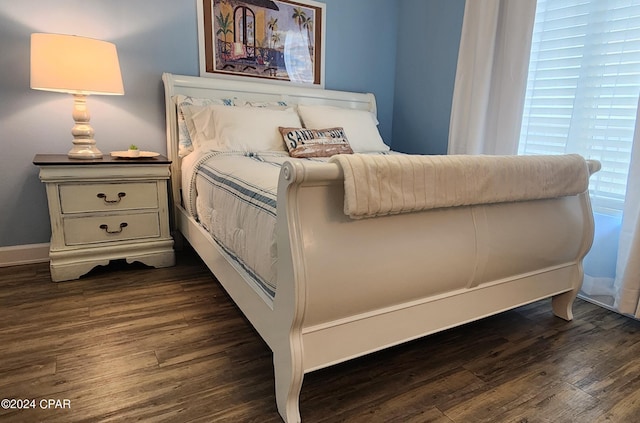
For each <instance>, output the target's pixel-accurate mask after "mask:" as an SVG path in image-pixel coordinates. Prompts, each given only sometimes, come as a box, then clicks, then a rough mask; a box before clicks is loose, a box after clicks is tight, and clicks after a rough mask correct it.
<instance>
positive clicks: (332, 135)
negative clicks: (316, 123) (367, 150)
mask: <svg viewBox="0 0 640 423" xmlns="http://www.w3.org/2000/svg"><path fill="white" fill-rule="evenodd" d="M279 129H280V133H281V134H282V139H284V143H285V144H286V145H287V148H288V149H289V155H290V156H291V157H297V158H304V157H331V156H333V155H336V154H353V150H352V149H351V146H350V145H349V141H348V140H347V136H346V135H345V133H344V129H343V128H327V129H306V128H285V127H280V128H279Z"/></svg>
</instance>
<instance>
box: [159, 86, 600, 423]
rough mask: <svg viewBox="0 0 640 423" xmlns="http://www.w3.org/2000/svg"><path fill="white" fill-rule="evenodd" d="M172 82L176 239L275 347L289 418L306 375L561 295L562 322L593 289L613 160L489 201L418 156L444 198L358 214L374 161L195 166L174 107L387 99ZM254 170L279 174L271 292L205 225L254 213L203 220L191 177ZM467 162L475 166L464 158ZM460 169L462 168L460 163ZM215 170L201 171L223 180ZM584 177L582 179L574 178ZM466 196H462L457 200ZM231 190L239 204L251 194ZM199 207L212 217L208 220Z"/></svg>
mask: <svg viewBox="0 0 640 423" xmlns="http://www.w3.org/2000/svg"><path fill="white" fill-rule="evenodd" d="M163 82H164V89H165V106H166V123H167V154H168V157H169V158H170V159H171V160H172V169H171V170H172V175H171V186H172V188H171V190H172V198H173V205H174V209H173V210H174V213H173V225H174V229H175V231H176V237H184V238H185V239H186V240H187V241H188V242H189V244H190V245H191V246H192V247H193V248H194V249H195V250H196V251H197V253H198V254H199V255H200V257H201V258H202V260H203V261H204V262H205V263H206V265H207V266H208V267H209V268H210V269H211V271H212V272H213V274H214V275H215V277H216V278H217V280H218V281H219V282H220V284H221V285H222V286H223V287H224V289H225V290H226V291H227V292H228V294H229V295H230V297H231V298H232V299H233V301H234V302H235V303H236V304H237V306H238V307H239V308H240V309H241V311H242V312H243V313H244V315H245V316H246V317H247V319H248V320H249V321H250V322H251V324H252V325H253V326H254V327H255V329H256V330H257V332H258V333H259V334H260V336H261V337H262V338H263V339H264V340H265V342H266V343H267V344H268V346H269V347H270V349H271V350H272V352H273V363H274V375H275V392H276V402H277V407H278V411H279V413H280V415H281V416H282V418H283V420H284V421H286V422H298V421H300V412H299V404H298V403H299V400H298V399H299V394H300V391H301V388H302V382H303V377H304V375H305V373H308V372H312V371H314V370H317V369H321V368H324V367H327V366H331V365H334V364H337V363H340V362H344V361H346V360H349V359H352V358H355V357H358V356H362V355H365V354H368V353H371V352H374V351H377V350H381V349H384V348H387V347H390V346H393V345H397V344H401V343H404V342H407V341H409V340H412V339H416V338H419V337H423V336H426V335H428V334H431V333H435V332H438V331H442V330H444V329H447V328H451V327H454V326H458V325H461V324H464V323H467V322H471V321H474V320H477V319H481V318H483V317H486V316H490V315H493V314H496V313H500V312H502V311H505V310H508V309H512V308H515V307H518V306H521V305H524V304H527V303H531V302H534V301H538V300H540V299H544V298H551V301H552V308H553V312H554V314H555V315H556V316H558V317H560V318H562V319H565V320H571V319H572V304H573V301H574V299H575V297H576V295H577V293H578V290H579V288H580V285H581V283H582V275H583V270H582V259H583V258H584V256H585V254H586V253H587V252H588V250H589V248H590V246H591V243H592V239H593V217H592V211H591V206H590V202H589V196H588V192H587V190H586V185H585V184H587V183H588V177H589V174H591V173H593V172H595V171H597V170H598V169H599V163H597V162H595V161H584V160H583V159H582V158H577V157H569V159H570V160H572V161H573V163H574V164H576V163H577V166H578V168H577V169H578V171H579V172H577V171H573V170H572V171H571V174H570V175H569V176H567V174H566V173H565V174H562V172H561V171H560V173H557V172H556V174H555V178H556V179H555V180H556V181H557V182H553V183H549V181H542V179H544V178H545V175H548V174H550V173H553V172H555V170H554V166H555V165H554V162H553V160H551V161H550V162H544V163H542V164H541V163H540V162H538V163H534V164H533V165H531V166H533V167H531V166H530V164H529V162H517V163H516V166H515V167H513V166H511V168H510V170H505V172H507V173H505V174H503V175H502V176H504V175H511V174H510V173H508V172H516V173H517V172H520V171H521V170H522V168H523V167H525V168H527V166H530V167H531V169H533V173H529V174H526V175H524V176H523V177H522V178H521V180H520V181H519V182H513V181H514V180H516V179H514V177H512V176H508V177H507V178H506V184H507V187H506V188H505V189H503V190H499V189H495V187H493V188H491V187H490V188H489V189H488V191H489V192H488V195H489V197H490V200H489V201H487V202H482V201H480V202H478V201H475V202H474V201H471V202H468V201H467V200H466V199H465V198H464V197H465V195H467V194H468V193H466V192H463V191H464V189H463V188H464V186H462V185H463V184H460V183H459V181H458V185H455V183H453V182H452V180H453V179H451V178H453V177H451V176H447V175H449V174H447V173H446V172H445V171H441V170H438V169H439V168H438V167H437V166H440V164H439V163H432V162H429V163H427V164H424V163H422V162H421V163H417V162H416V163H413V162H411V163H410V166H414V165H415V166H418V165H419V166H423V167H425V169H427V172H435V171H436V170H437V171H438V172H441V173H440V174H441V175H443V176H442V179H443V184H444V185H443V186H445V187H446V186H447V184H449V186H450V188H447V189H446V190H441V191H440V192H439V193H434V195H435V196H436V197H438V195H439V197H438V201H440V202H438V201H436V203H434V204H431V206H429V207H422V208H414V209H407V210H405V209H403V207H404V206H402V207H400V208H399V209H398V206H397V201H396V204H391V205H389V206H388V207H387V208H386V209H385V211H384V212H382V213H371V214H369V215H366V209H367V207H369V209H371V204H369V205H368V206H366V205H365V215H358V213H360V211H358V207H360V206H361V205H358V204H351V206H350V207H351V208H350V211H351V213H352V215H349V214H348V213H347V207H346V206H347V203H349V202H352V203H355V201H354V200H353V198H354V197H353V195H354V187H353V186H352V185H349V181H350V183H351V184H353V182H354V178H355V180H356V182H357V181H358V179H362V173H359V172H362V168H361V167H360V168H359V167H358V165H357V163H356V164H354V163H349V162H345V161H343V159H344V157H348V156H354V157H356V156H357V157H361V156H368V155H366V154H354V155H348V154H341V155H338V156H334V157H332V158H330V159H292V158H290V157H288V156H287V155H286V154H282V152H278V153H274V154H272V153H270V152H259V153H257V154H253V153H247V152H244V153H242V154H240V157H235V156H234V154H231V153H229V152H223V153H219V152H211V151H209V152H207V153H206V154H204V153H202V154H201V155H200V156H197V155H194V153H191V154H189V155H187V156H185V155H184V154H183V151H181V149H182V148H183V146H182V145H181V140H180V138H181V136H180V134H181V128H180V124H179V117H180V108H179V107H177V102H176V99H177V98H179V96H186V97H189V98H197V99H212V100H215V101H216V102H217V101H219V100H220V99H227V100H228V99H233V101H235V102H236V103H238V104H243V105H244V106H246V105H249V104H251V105H255V106H260V105H265V104H280V103H282V104H286V106H287V107H288V106H292V105H294V106H295V105H309V106H310V107H315V106H317V107H329V108H341V109H343V110H345V113H347V112H346V111H352V110H355V111H367V112H370V113H371V114H373V115H375V112H376V103H375V98H374V96H373V95H371V94H361V93H350V92H341V91H332V90H321V89H316V88H301V87H292V86H286V85H276V84H267V83H260V82H253V81H252V82H245V81H236V80H226V79H215V78H199V77H191V76H181V75H173V74H168V73H165V74H164V75H163ZM298 110H300V109H298ZM305 122H306V121H305ZM347 135H349V134H348V133H347ZM205 156H207V157H205ZM371 156H372V157H373V158H374V159H375V161H380V162H384V164H383V166H387V168H388V169H387V171H388V172H391V173H390V174H393V172H394V170H393V168H392V167H390V165H389V164H388V163H389V162H388V161H389V160H392V161H393V162H394V163H395V162H397V163H399V166H400V167H401V168H400V171H403V170H406V168H407V166H409V164H407V163H409V162H406V161H405V162H403V161H402V160H405V158H400V157H396V155H394V154H391V153H389V154H385V153H380V154H372V155H371ZM194 157H195V158H194ZM368 159H369V157H365V158H363V159H362V160H368ZM422 159H423V158H417V157H416V158H409V159H407V160H422ZM429 159H431V158H429ZM443 159H445V160H446V158H443ZM452 159H455V160H458V158H452ZM492 159H493V158H486V160H492ZM496 159H498V160H502V159H504V160H510V158H506V159H505V158H496ZM242 160H249V161H254V162H260V163H261V164H262V166H263V167H270V169H271V170H269V171H268V172H270V174H271V175H273V181H271V182H270V183H271V184H272V189H271V191H270V192H271V193H272V194H274V195H273V198H271V197H270V195H271V194H264V196H261V197H260V198H261V204H268V208H269V209H270V212H269V213H270V216H271V217H270V219H272V225H273V228H274V232H273V237H274V241H273V244H274V245H275V247H274V245H272V246H271V249H272V251H271V252H272V253H273V252H274V251H275V252H276V253H275V257H273V254H272V258H275V260H272V264H273V266H275V268H274V269H272V272H271V273H270V271H269V270H265V271H262V273H267V274H268V275H267V276H265V277H264V280H263V281H261V282H260V281H258V282H259V283H256V280H255V279H256V278H252V277H251V276H252V275H251V273H252V272H251V269H250V267H251V266H247V265H246V264H247V263H245V262H242V261H239V260H237V259H236V257H234V253H233V251H229V250H228V249H227V248H226V243H225V242H222V241H221V239H219V238H216V237H214V236H212V235H211V232H210V229H211V228H207V227H206V226H207V225H206V224H205V225H204V226H203V224H202V223H203V221H209V222H210V225H209V226H214V227H215V226H216V225H218V226H220V225H222V224H223V223H224V217H225V216H227V217H229V216H234V218H235V214H244V212H239V213H235V212H234V213H230V214H225V213H222V214H220V213H219V212H218V214H217V215H216V216H217V217H216V218H215V219H214V218H213V217H211V216H207V217H206V218H205V216H204V215H205V214H207V213H209V214H210V215H213V214H215V213H214V212H212V211H211V210H210V211H209V212H206V211H204V209H202V207H205V208H206V207H207V206H206V205H203V204H200V205H198V201H199V200H198V195H201V196H203V197H207V196H209V195H208V194H207V195H205V194H204V193H203V192H201V193H200V194H198V192H197V191H198V190H202V191H204V190H205V188H198V185H197V184H198V182H197V178H196V177H194V176H193V175H194V174H195V173H194V172H195V171H194V170H193V166H194V164H203V165H205V166H211V169H213V168H215V166H214V165H213V164H211V162H212V161H221V162H224V163H226V164H224V165H221V166H222V169H218V170H216V171H215V172H218V173H224V174H233V175H234V177H235V176H237V175H236V173H235V172H234V168H235V167H236V164H235V163H240V162H241V161H242ZM433 160H438V159H437V158H433ZM460 160H462V162H461V163H462V164H463V165H464V166H469V164H467V162H465V160H467V159H466V158H462V159H460ZM469 160H473V159H472V158H469ZM523 160H525V159H523ZM558 160H561V159H558ZM187 162H188V163H189V166H190V167H189V169H187V166H186V163H187ZM207 163H209V164H207ZM470 163H471V166H479V167H478V168H477V169H478V171H477V172H476V173H477V174H482V173H483V172H484V171H483V170H482V169H484V168H483V166H485V165H490V166H493V164H492V163H491V162H490V161H487V162H479V163H475V162H470ZM509 163H511V162H509ZM511 164H512V163H511ZM183 166H184V167H183ZM224 166H227V169H226V170H225V168H224ZM238 166H240V165H238ZM367 166H373V164H370V163H369V164H366V163H365V168H366V167H367ZM381 166H382V165H381ZM581 166H582V167H581ZM416 169H418V167H416ZM456 169H457V170H456ZM540 169H543V170H544V172H542V175H541V171H540ZM449 170H450V171H452V172H456V171H458V172H459V168H455V166H454V167H453V168H451V169H449ZM449 170H447V172H448V171H449ZM215 172H214V171H213V170H210V171H201V172H199V174H202V175H204V174H207V175H209V176H208V179H211V180H214V181H217V180H218V174H217V173H215ZM463 173H464V169H463ZM488 173H490V172H488ZM574 173H580V176H578V177H576V178H573V174H574ZM380 175H382V178H383V180H385V181H386V180H387V179H393V177H387V176H388V175H387V176H385V174H384V172H383V173H380V172H378V176H380ZM532 175H537V176H535V177H533V176H532ZM540 175H541V176H540ZM374 176H375V175H374ZM468 176H469V175H468V172H467V178H468ZM568 179H577V182H576V184H577V185H576V184H574V186H573V188H572V190H573V191H571V190H569V191H568V192H565V193H562V192H561V193H557V192H555V193H554V192H550V193H549V192H547V191H548V189H547V188H548V187H547V188H545V192H544V195H542V196H541V195H537V196H536V195H534V196H532V197H527V195H528V194H527V192H526V191H527V189H524V188H523V189H520V187H524V186H525V185H531V186H532V187H533V188H534V189H535V186H536V185H541V184H547V185H549V186H551V187H553V186H555V185H562V183H563V181H565V180H568ZM585 180H586V181H585ZM194 181H196V182H194ZM194 183H195V185H193V184H194ZM403 183H404V182H403ZM452 183H453V185H451V184H452ZM186 184H189V185H190V186H186ZM252 184H253V183H252V182H247V183H246V185H247V186H249V185H252ZM509 184H510V185H509ZM235 185H236V186H237V185H238V184H235ZM194 186H195V188H194ZM576 187H578V188H576ZM366 188H367V187H366V186H365V187H363V186H362V185H361V186H360V187H356V188H355V194H356V197H357V196H362V195H361V193H360V192H359V191H358V189H359V190H362V189H366ZM423 188H424V187H423ZM485 188H486V187H485ZM243 189H244V188H243ZM261 189H262V188H261ZM454 191H455V192H456V196H454V197H455V198H453V199H451V198H448V197H449V196H450V195H449V193H450V192H454ZM551 191H553V189H552V190H551ZM505 193H506V194H505ZM436 194H437V195H436ZM503 194H505V195H506V196H505V195H503ZM350 195H351V197H350ZM392 195H395V194H393V193H392ZM512 195H516V196H520V197H518V198H515V197H512ZM210 196H211V197H215V194H211V195H210ZM231 196H234V197H237V192H234V193H233V194H231ZM194 197H195V199H194ZM443 198H444V200H443ZM441 200H443V201H444V202H442V201H441ZM451 200H453V201H451ZM377 203H378V204H377V206H380V207H383V206H384V205H382V206H381V204H382V203H384V200H381V199H379V198H378V199H377ZM391 203H393V201H391ZM199 207H200V213H201V214H202V216H198V215H197V213H198V208H199ZM394 207H395V209H394ZM263 208H267V207H266V206H265V207H263ZM194 209H195V210H194ZM221 222H222V223H221ZM266 226H267V224H266V223H265V224H260V225H259V227H260V228H262V227H266ZM243 236H244V235H243ZM222 238H224V236H222ZM243 239H244V238H243ZM223 241H224V240H223ZM244 242H247V241H246V239H245V241H244ZM232 243H233V242H232ZM251 244H253V243H251ZM261 248H263V247H261ZM263 249H264V248H263ZM267 249H268V248H267ZM256 266H259V265H256ZM258 273H260V272H258ZM381 365H384V363H381Z"/></svg>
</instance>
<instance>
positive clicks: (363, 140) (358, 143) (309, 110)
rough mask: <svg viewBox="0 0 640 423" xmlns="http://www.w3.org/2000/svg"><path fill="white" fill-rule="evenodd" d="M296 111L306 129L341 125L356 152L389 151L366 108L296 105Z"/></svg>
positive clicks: (376, 123)
mask: <svg viewBox="0 0 640 423" xmlns="http://www.w3.org/2000/svg"><path fill="white" fill-rule="evenodd" d="M298 113H299V114H300V118H301V119H302V122H303V124H304V127H305V128H308V129H322V128H333V127H342V128H344V132H345V134H346V135H347V138H348V139H349V144H350V145H351V148H352V149H353V151H354V152H356V153H367V152H381V151H389V150H390V149H389V147H388V146H387V145H386V144H385V143H384V141H383V140H382V137H381V136H380V132H378V128H377V125H378V121H377V119H376V117H375V116H374V115H373V113H371V112H369V111H367V110H358V109H346V108H342V107H331V106H306V105H303V104H300V105H298Z"/></svg>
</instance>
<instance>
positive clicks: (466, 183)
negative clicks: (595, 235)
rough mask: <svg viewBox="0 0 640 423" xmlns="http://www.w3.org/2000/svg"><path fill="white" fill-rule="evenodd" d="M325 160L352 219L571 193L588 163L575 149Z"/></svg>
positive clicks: (578, 188) (582, 182)
mask: <svg viewBox="0 0 640 423" xmlns="http://www.w3.org/2000/svg"><path fill="white" fill-rule="evenodd" d="M331 161H333V162H337V163H338V164H339V165H340V166H341V167H342V169H343V173H344V188H345V202H344V212H345V214H347V215H348V216H350V217H351V218H354V219H358V218H364V217H373V216H383V215H389V214H398V213H404V212H412V211H419V210H428V209H434V208H440V207H455V206H467V205H473V204H485V203H500V202H510V201H526V200H535V199H543V198H555V197H562V196H567V195H576V194H579V193H582V192H585V191H586V190H587V188H588V184H589V166H588V164H587V162H586V161H585V160H584V158H582V156H579V155H577V154H570V155H560V156H471V155H448V156H418V155H404V154H397V155H383V156H377V155H366V154H341V155H337V156H333V157H332V159H331Z"/></svg>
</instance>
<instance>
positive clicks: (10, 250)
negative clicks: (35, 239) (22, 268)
mask: <svg viewBox="0 0 640 423" xmlns="http://www.w3.org/2000/svg"><path fill="white" fill-rule="evenodd" d="M48 261H49V243H45V244H29V245H16V246H12V247H0V267H9V266H18V265H21V264H31V263H44V262H48Z"/></svg>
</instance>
